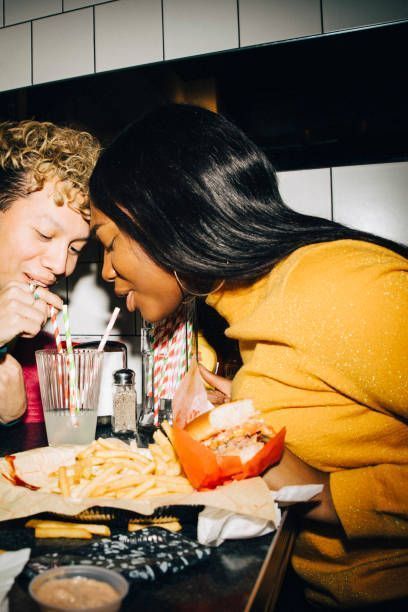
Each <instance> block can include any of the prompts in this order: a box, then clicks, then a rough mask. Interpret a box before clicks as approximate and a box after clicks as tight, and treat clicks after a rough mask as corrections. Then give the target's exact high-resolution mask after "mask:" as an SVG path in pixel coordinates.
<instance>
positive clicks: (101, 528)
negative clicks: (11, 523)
mask: <svg viewBox="0 0 408 612" xmlns="http://www.w3.org/2000/svg"><path fill="white" fill-rule="evenodd" d="M24 526H25V527H33V528H34V529H49V530H50V531H51V530H53V529H57V530H61V529H66V530H67V531H69V530H70V529H84V530H85V531H87V532H88V533H90V534H91V535H100V536H106V537H109V536H110V535H111V530H110V529H109V527H108V526H107V525H99V524H98V523H69V522H64V521H48V520H41V519H30V520H29V521H27V523H26V524H25V525H24Z"/></svg>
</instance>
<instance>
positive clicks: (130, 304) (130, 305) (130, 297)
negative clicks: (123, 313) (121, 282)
mask: <svg viewBox="0 0 408 612" xmlns="http://www.w3.org/2000/svg"><path fill="white" fill-rule="evenodd" d="M126 308H127V309H128V311H129V312H133V311H134V310H136V307H135V303H134V292H133V291H129V293H128V294H127V296H126Z"/></svg>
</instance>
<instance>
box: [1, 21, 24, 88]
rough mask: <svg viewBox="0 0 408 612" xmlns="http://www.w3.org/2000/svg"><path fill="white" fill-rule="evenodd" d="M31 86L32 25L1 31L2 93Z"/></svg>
mask: <svg viewBox="0 0 408 612" xmlns="http://www.w3.org/2000/svg"><path fill="white" fill-rule="evenodd" d="M27 85H31V25H30V24H29V23H21V24H20V25H16V26H11V27H9V28H1V30H0V91H6V90H7V89H17V88H18V87H26V86H27Z"/></svg>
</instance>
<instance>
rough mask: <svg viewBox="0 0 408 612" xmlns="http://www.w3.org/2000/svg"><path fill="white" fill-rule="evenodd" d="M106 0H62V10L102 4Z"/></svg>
mask: <svg viewBox="0 0 408 612" xmlns="http://www.w3.org/2000/svg"><path fill="white" fill-rule="evenodd" d="M104 2H106V0H64V11H72V10H74V9H80V8H86V7H87V6H94V5H96V4H103V3H104Z"/></svg>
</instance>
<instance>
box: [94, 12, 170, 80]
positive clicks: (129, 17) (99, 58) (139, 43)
mask: <svg viewBox="0 0 408 612" xmlns="http://www.w3.org/2000/svg"><path fill="white" fill-rule="evenodd" d="M162 36H163V32H162V10H161V2H160V0H119V1H118V2H111V3H108V4H103V5H101V6H97V7H95V49H96V71H97V72H100V71H103V70H114V69H117V68H125V67H127V66H137V65H139V64H147V63H149V62H157V61H161V60H162V59H163V38H162Z"/></svg>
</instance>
